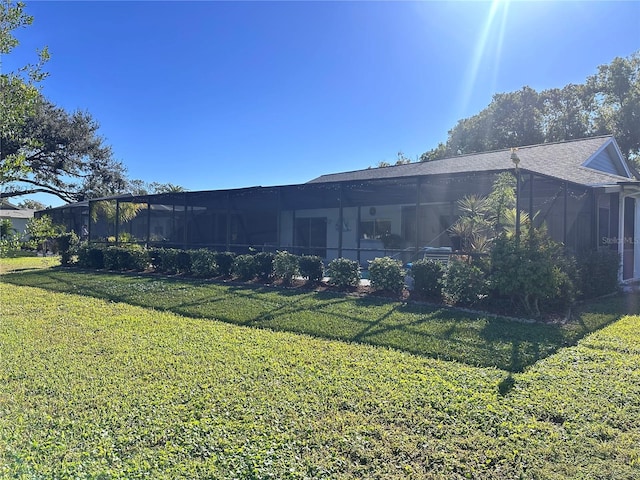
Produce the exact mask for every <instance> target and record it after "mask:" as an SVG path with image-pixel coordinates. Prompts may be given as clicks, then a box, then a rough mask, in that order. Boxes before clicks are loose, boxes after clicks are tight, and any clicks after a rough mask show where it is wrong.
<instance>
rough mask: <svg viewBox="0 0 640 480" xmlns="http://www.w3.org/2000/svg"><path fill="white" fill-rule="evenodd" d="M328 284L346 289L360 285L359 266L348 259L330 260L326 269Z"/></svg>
mask: <svg viewBox="0 0 640 480" xmlns="http://www.w3.org/2000/svg"><path fill="white" fill-rule="evenodd" d="M328 273H329V283H330V284H331V285H335V286H336V287H340V288H346V287H351V286H357V285H358V283H360V264H359V263H358V262H356V261H355V260H349V259H348V258H336V259H334V260H331V262H330V263H329V267H328Z"/></svg>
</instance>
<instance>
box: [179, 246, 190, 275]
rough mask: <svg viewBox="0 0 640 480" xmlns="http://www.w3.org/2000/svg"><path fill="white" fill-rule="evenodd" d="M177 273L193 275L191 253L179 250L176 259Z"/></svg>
mask: <svg viewBox="0 0 640 480" xmlns="http://www.w3.org/2000/svg"><path fill="white" fill-rule="evenodd" d="M175 262H176V263H175V268H176V273H187V274H188V273H191V252H190V251H189V250H178V251H177V252H176V257H175Z"/></svg>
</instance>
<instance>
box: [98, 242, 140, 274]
mask: <svg viewBox="0 0 640 480" xmlns="http://www.w3.org/2000/svg"><path fill="white" fill-rule="evenodd" d="M103 255H104V268H106V269H107V270H138V271H139V270H144V269H146V268H147V266H148V265H149V254H148V252H147V251H146V250H144V249H143V248H142V247H141V246H139V245H135V244H133V245H127V246H125V247H107V248H106V249H105V250H104V251H103Z"/></svg>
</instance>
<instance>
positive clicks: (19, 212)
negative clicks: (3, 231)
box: [0, 198, 35, 235]
mask: <svg viewBox="0 0 640 480" xmlns="http://www.w3.org/2000/svg"><path fill="white" fill-rule="evenodd" d="M34 214H35V210H31V209H28V208H20V207H18V206H16V205H14V204H13V203H10V202H8V201H7V200H4V199H2V198H0V220H5V219H8V220H10V221H11V225H12V226H13V228H15V229H16V231H17V232H18V234H19V235H25V234H26V231H27V222H28V221H29V219H31V218H33V216H34Z"/></svg>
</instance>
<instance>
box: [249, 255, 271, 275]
mask: <svg viewBox="0 0 640 480" xmlns="http://www.w3.org/2000/svg"><path fill="white" fill-rule="evenodd" d="M274 258H275V254H274V253H271V252H258V253H256V254H255V255H254V256H253V259H254V261H255V263H256V273H257V275H258V276H259V277H260V278H262V279H264V280H266V279H268V278H270V277H271V276H272V275H273V259H274Z"/></svg>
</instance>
